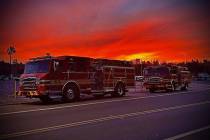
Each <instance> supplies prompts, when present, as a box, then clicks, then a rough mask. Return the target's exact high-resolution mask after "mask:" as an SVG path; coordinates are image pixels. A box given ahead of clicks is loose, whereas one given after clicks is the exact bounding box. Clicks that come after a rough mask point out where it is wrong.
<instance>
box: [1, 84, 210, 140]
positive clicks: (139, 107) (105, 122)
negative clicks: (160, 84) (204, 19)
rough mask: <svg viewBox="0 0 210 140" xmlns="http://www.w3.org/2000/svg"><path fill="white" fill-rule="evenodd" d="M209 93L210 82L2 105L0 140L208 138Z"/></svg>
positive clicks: (209, 123) (209, 121)
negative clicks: (181, 87) (183, 88)
mask: <svg viewBox="0 0 210 140" xmlns="http://www.w3.org/2000/svg"><path fill="white" fill-rule="evenodd" d="M209 91H210V88H209V85H208V84H202V83H192V85H191V86H190V89H189V90H188V91H175V92H170V93H154V94H150V93H149V92H147V91H139V92H135V91H133V92H129V93H128V94H127V95H126V96H125V97H122V98H110V97H105V98H102V99H94V98H93V97H92V98H91V97H89V99H87V100H82V101H80V102H75V103H54V104H41V102H39V103H26V104H19V105H8V106H0V124H1V126H3V127H0V139H9V138H11V139H58V138H59V139H70V138H71V139H81V140H83V139H84V140H85V139H92V140H94V139H96V140H97V139H101V140H103V139H104V140H107V139H115V140H118V139H119V140H121V139H132V140H139V139H151V140H152V139H154V140H157V139H165V138H171V137H172V138H173V137H179V138H182V137H183V136H184V137H187V138H188V137H190V138H191V137H196V136H199V137H205V136H206V131H205V129H201V128H205V127H206V126H209V125H210V120H209V117H210V114H209V109H210V94H209ZM198 130H199V131H198ZM201 130H202V131H201ZM203 130H204V131H203ZM192 132H193V133H192ZM195 132H196V133H195ZM197 132H199V133H197ZM119 134H120V135H119ZM186 134H187V135H186ZM188 134H192V135H191V136H190V135H188ZM180 136H182V137H180Z"/></svg>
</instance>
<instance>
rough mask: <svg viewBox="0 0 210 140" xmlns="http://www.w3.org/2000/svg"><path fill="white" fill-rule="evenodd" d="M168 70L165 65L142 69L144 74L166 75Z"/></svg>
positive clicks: (168, 72)
mask: <svg viewBox="0 0 210 140" xmlns="http://www.w3.org/2000/svg"><path fill="white" fill-rule="evenodd" d="M169 74H170V71H169V69H168V68H167V67H157V68H148V69H145V70H144V75H145V76H160V77H162V76H167V75H169Z"/></svg>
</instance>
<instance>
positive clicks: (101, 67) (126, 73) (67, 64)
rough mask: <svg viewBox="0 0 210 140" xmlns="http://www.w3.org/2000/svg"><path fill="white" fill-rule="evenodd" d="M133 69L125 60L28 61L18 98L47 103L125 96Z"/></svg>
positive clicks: (84, 58) (78, 58)
mask: <svg viewBox="0 0 210 140" xmlns="http://www.w3.org/2000/svg"><path fill="white" fill-rule="evenodd" d="M134 82H135V81H134V67H133V66H132V64H131V63H130V62H128V61H119V60H107V59H93V58H88V57H78V56H59V57H51V56H46V57H37V58H32V59H30V60H29V61H28V62H27V63H26V65H25V70H24V73H23V74H22V75H21V77H20V88H19V91H18V95H20V96H25V97H30V98H39V99H40V100H41V101H43V102H48V101H50V100H52V99H53V98H57V97H61V99H62V100H64V101H75V100H78V99H79V98H80V95H81V94H92V95H93V96H96V97H101V96H104V95H105V94H107V93H110V94H111V95H112V96H124V95H125V93H126V91H127V88H129V87H133V86H134V85H135V84H134Z"/></svg>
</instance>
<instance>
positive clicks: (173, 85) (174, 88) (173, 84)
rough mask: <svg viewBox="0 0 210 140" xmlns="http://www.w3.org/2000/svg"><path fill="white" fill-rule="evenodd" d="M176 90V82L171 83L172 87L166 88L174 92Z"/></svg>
mask: <svg viewBox="0 0 210 140" xmlns="http://www.w3.org/2000/svg"><path fill="white" fill-rule="evenodd" d="M175 90H176V87H175V83H174V82H172V83H171V88H170V89H166V91H167V92H174V91H175Z"/></svg>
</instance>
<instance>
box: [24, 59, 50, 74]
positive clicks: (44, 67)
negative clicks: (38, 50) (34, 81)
mask: <svg viewBox="0 0 210 140" xmlns="http://www.w3.org/2000/svg"><path fill="white" fill-rule="evenodd" d="M49 64H50V61H49V60H41V61H34V62H28V63H26V65H25V70H24V73H46V72H48V71H49Z"/></svg>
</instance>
